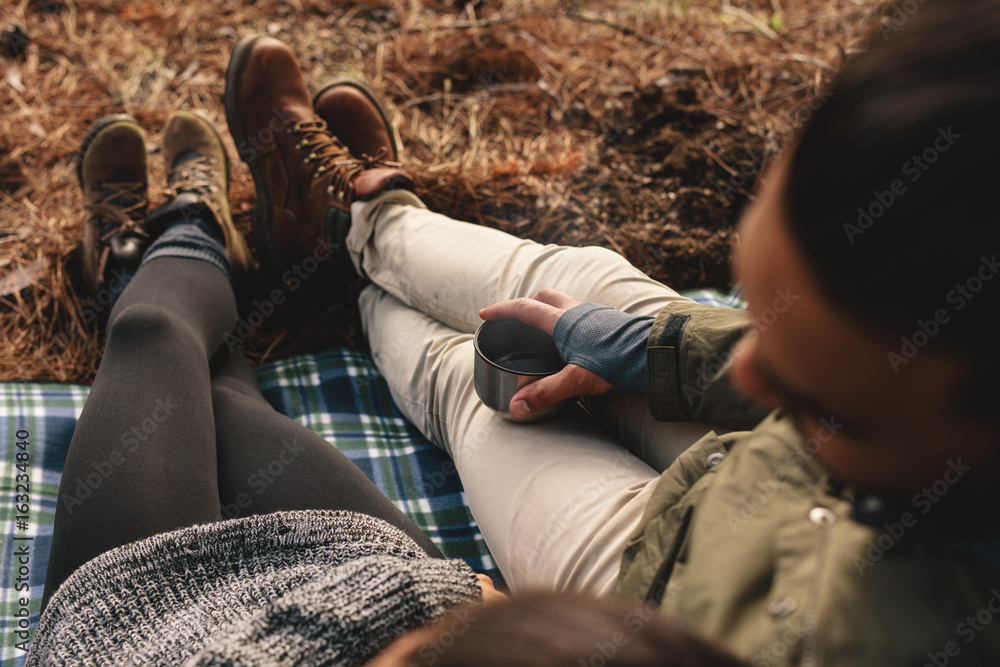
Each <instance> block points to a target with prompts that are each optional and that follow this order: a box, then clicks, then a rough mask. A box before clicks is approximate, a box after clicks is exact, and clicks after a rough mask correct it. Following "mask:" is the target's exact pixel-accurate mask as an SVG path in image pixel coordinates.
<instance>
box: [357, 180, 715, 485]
mask: <svg viewBox="0 0 1000 667" xmlns="http://www.w3.org/2000/svg"><path fill="white" fill-rule="evenodd" d="M351 211H352V216H353V220H352V225H351V231H350V234H349V236H348V240H347V245H348V248H349V250H350V252H351V257H352V260H353V261H354V262H355V265H356V267H358V268H361V269H363V270H364V272H365V274H366V275H367V276H368V277H369V278H370V279H371V280H372V281H373V282H374V283H375V284H376V285H378V286H379V287H381V288H382V289H384V290H385V291H387V292H389V293H390V294H392V295H393V296H395V297H396V298H397V299H399V300H400V301H402V302H403V303H404V304H406V305H407V306H409V307H411V308H414V309H415V310H418V311H420V312H422V313H425V314H427V315H429V316H430V317H432V318H434V319H436V320H438V321H439V322H442V323H444V324H445V325H447V326H448V327H450V328H452V329H454V330H456V331H460V332H465V333H472V332H474V331H475V330H476V328H477V327H478V326H479V325H480V324H481V323H482V321H481V320H480V319H479V316H478V311H479V309H480V308H483V307H485V306H488V305H490V304H491V303H494V302H497V301H502V300H504V299H512V298H518V297H530V296H533V295H535V294H536V293H537V292H538V291H539V290H541V289H542V288H544V287H554V288H556V289H559V290H562V291H564V292H566V293H568V294H570V295H571V296H574V297H576V298H577V299H580V300H581V301H593V302H596V303H601V304H604V305H607V306H611V307H613V308H617V309H618V310H622V311H624V312H628V313H631V314H634V315H655V314H657V313H658V312H659V311H660V310H661V309H662V308H663V307H664V306H666V305H667V304H668V303H670V302H671V301H677V300H684V301H686V300H687V299H685V298H684V297H682V296H680V295H679V294H677V292H675V291H673V290H671V289H670V288H668V287H666V286H665V285H663V284H661V283H658V282H656V281H655V280H653V279H651V278H649V277H648V276H646V275H645V274H643V273H642V272H641V271H639V270H638V269H636V268H635V267H633V266H632V265H631V264H629V263H628V261H627V260H626V259H625V258H624V257H622V256H621V255H618V254H616V253H614V252H612V251H610V250H607V249H604V248H596V247H589V248H573V247H566V246H558V245H541V244H538V243H535V242H533V241H528V240H524V239H519V238H517V237H514V236H511V235H510V234H506V233H504V232H501V231H499V230H495V229H490V228H487V227H482V226H479V225H473V224H470V223H465V222H458V221H456V220H452V219H450V218H448V217H446V216H443V215H440V214H438V213H433V212H431V211H428V210H427V209H426V208H425V207H424V205H423V204H422V203H421V202H420V200H419V199H418V198H417V197H416V195H414V194H413V193H411V192H408V191H390V192H386V193H384V194H382V195H380V196H378V197H376V198H375V199H373V200H372V201H369V202H358V203H355V204H354V205H353V206H352V209H351ZM378 325H379V322H377V321H375V322H374V326H378ZM470 359H471V357H470ZM378 361H379V360H378V359H376V362H378ZM379 367H380V369H381V370H382V371H383V373H385V372H386V368H385V364H384V363H380V364H379ZM588 409H589V410H590V411H591V412H592V414H593V415H594V416H595V418H597V420H598V421H599V422H600V423H601V424H602V425H603V426H604V427H605V428H607V429H608V430H609V431H610V432H611V433H612V434H613V435H614V436H615V439H616V440H617V441H618V442H620V443H621V444H622V445H623V446H625V447H626V448H627V449H628V450H629V451H631V452H632V453H633V454H635V455H636V456H638V457H639V458H640V459H642V460H643V461H645V462H646V463H648V464H649V465H650V466H652V467H653V468H654V469H656V470H657V471H662V470H665V469H666V468H667V466H669V465H670V463H672V462H673V460H674V459H675V458H676V457H677V456H678V455H680V453H681V452H683V451H684V450H685V449H687V447H689V446H690V445H691V444H693V443H694V442H696V441H697V440H698V439H699V438H701V437H702V436H703V435H704V434H705V433H706V432H708V431H709V430H711V429H710V427H709V426H706V425H703V424H697V423H694V422H674V423H664V422H657V421H656V420H655V419H653V416H652V414H651V413H650V411H649V408H648V406H647V404H646V398H645V397H641V396H613V397H593V398H591V399H589V400H588Z"/></svg>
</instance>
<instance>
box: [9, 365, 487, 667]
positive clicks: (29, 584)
mask: <svg viewBox="0 0 1000 667" xmlns="http://www.w3.org/2000/svg"><path fill="white" fill-rule="evenodd" d="M257 376H258V379H259V380H260V384H261V390H262V391H263V393H264V396H265V397H266V398H267V400H268V401H269V402H270V403H271V404H272V405H273V406H274V407H275V408H276V409H277V410H279V411H280V412H283V413H285V414H287V415H289V416H291V417H292V418H294V419H296V420H297V421H299V422H300V423H302V424H304V425H305V426H307V427H308V428H310V429H312V430H313V431H315V432H317V433H319V434H320V435H322V436H323V437H324V438H326V439H327V440H328V441H329V442H331V443H332V445H333V446H336V447H338V448H339V449H340V450H341V451H343V452H344V453H345V454H346V455H347V456H348V457H349V458H350V459H351V460H352V461H353V462H354V463H356V464H357V465H358V466H359V467H360V468H361V469H362V470H363V471H364V472H365V474H366V475H368V477H369V478H370V479H371V480H372V481H373V482H375V484H376V485H377V486H378V487H379V489H381V490H382V491H383V492H384V493H385V494H386V495H387V496H388V497H389V499H390V500H392V501H393V502H394V503H395V504H396V506H397V507H399V508H400V509H401V510H402V511H403V512H405V513H406V514H408V515H409V516H410V518H412V519H413V521H414V522H415V523H416V524H417V525H418V526H420V528H421V529H423V530H424V532H426V533H427V534H428V535H429V536H430V537H431V539H432V540H434V542H435V543H436V544H437V545H438V547H439V548H440V549H441V551H442V552H443V553H444V555H445V556H447V557H449V558H462V559H463V560H465V561H466V562H467V563H468V564H469V565H470V566H471V567H472V568H473V569H474V570H476V571H477V572H485V573H486V574H489V575H490V576H491V577H493V578H494V579H499V578H500V574H499V571H498V570H497V569H496V564H495V563H494V561H493V558H492V557H491V556H490V553H489V550H488V549H487V547H486V543H485V542H484V541H483V536H482V534H481V533H480V531H479V528H478V526H477V525H476V523H475V521H474V520H473V518H472V515H471V514H470V513H469V507H468V504H467V502H466V499H465V493H464V491H463V490H462V486H461V483H460V482H459V480H458V475H457V474H456V472H455V468H454V466H453V465H452V463H451V459H449V458H448V456H447V455H446V454H445V453H444V452H442V451H441V450H439V449H438V448H437V447H435V446H434V445H432V444H431V443H430V442H428V441H427V440H426V439H425V438H424V437H423V436H422V435H421V434H420V432H419V431H418V430H417V429H416V427H414V426H413V425H412V424H410V423H409V422H408V421H407V420H406V419H405V418H404V417H403V415H402V414H401V413H400V412H399V409H398V408H397V407H396V405H395V404H394V403H393V401H392V398H391V397H390V395H389V388H388V387H387V386H386V384H385V380H384V379H383V378H382V377H381V375H379V373H378V371H377V370H376V368H375V365H374V364H373V363H372V360H371V357H370V356H368V355H367V354H365V353H363V352H359V351H357V350H352V349H335V350H330V351H328V352H325V353H323V354H318V355H306V356H299V357H293V358H290V359H285V360H282V361H279V362H276V363H272V364H268V365H266V366H261V367H260V368H258V369H257ZM89 393H90V388H89V387H85V386H79V385H68V384H41V383H23V384H22V383H11V384H0V438H2V440H0V447H2V448H3V457H2V459H0V533H2V534H0V540H2V542H0V664H3V665H5V666H6V665H22V664H23V663H24V660H25V658H26V648H27V644H26V642H27V641H28V640H29V638H30V637H31V636H33V634H34V628H35V625H36V624H37V623H38V616H39V609H40V606H41V599H42V592H43V589H44V586H45V570H46V566H47V563H48V553H49V547H50V546H51V542H52V520H53V517H54V516H55V509H56V493H57V491H58V489H59V479H60V477H61V475H62V466H63V462H64V461H65V458H66V450H67V448H68V446H69V441H70V438H71V437H72V435H73V429H74V428H75V427H76V422H77V419H79V416H80V411H81V410H82V409H83V404H84V402H85V401H86V400H87V396H88V394H89ZM19 633H23V634H19Z"/></svg>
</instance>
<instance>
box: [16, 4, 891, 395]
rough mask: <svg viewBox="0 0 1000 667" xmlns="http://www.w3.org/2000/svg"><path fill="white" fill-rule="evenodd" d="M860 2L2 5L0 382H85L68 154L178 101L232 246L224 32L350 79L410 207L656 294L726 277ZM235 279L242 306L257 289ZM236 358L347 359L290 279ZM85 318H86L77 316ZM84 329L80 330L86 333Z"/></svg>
mask: <svg viewBox="0 0 1000 667" xmlns="http://www.w3.org/2000/svg"><path fill="white" fill-rule="evenodd" d="M886 10H887V3H885V2H882V1H880V0H801V1H793V0H781V1H780V2H779V0H731V1H729V0H727V1H724V2H720V1H710V0H636V1H634V2H614V1H612V0H577V1H575V2H560V1H558V0H527V1H525V2H515V1H513V0H473V1H472V2H469V3H465V2H461V1H456V2H451V1H448V0H372V1H367V2H331V1H329V0H259V1H258V2H248V1H246V0H217V1H215V2H211V3H187V2H182V1H181V0H164V1H162V2H151V1H145V0H143V1H133V2H118V1H112V0H89V1H84V0H81V1H79V2H76V3H73V2H70V1H69V0H20V1H17V2H12V1H11V0H2V4H0V27H2V28H3V31H4V32H3V35H2V37H0V63H2V66H3V68H4V74H3V78H2V79H0V200H2V201H0V317H2V320H0V380H15V379H52V380H60V381H76V382H89V381H91V380H92V379H93V376H94V373H95V371H96V366H97V362H98V361H99V358H100V350H101V349H102V347H103V343H104V333H103V330H102V324H101V320H102V318H101V315H102V314H101V313H98V316H97V317H89V316H88V315H90V314H91V313H94V312H96V311H97V310H101V307H100V304H97V303H89V304H88V303H87V302H85V301H83V298H84V295H82V294H81V293H80V286H79V284H78V281H77V278H76V273H77V267H76V265H75V262H74V256H75V247H76V245H77V244H78V240H79V239H80V238H81V237H82V227H83V215H82V210H81V195H80V192H79V187H78V185H77V182H76V175H75V161H76V151H77V149H78V147H79V143H80V140H81V138H82V137H83V134H84V132H85V131H86V130H87V127H88V126H89V125H90V124H91V123H92V122H94V121H95V120H97V119H99V118H101V117H102V116H104V115H107V114H110V113H123V112H124V113H130V114H132V115H134V116H135V117H136V118H137V119H138V120H139V122H140V124H142V125H143V126H144V127H145V128H146V130H147V132H148V133H149V151H150V154H151V155H150V163H151V173H150V184H151V190H150V199H151V202H150V203H151V207H152V206H156V205H157V204H159V203H160V202H161V201H162V189H163V167H162V164H161V163H160V162H161V161H159V159H158V152H159V150H160V144H159V141H160V133H161V130H162V127H163V124H164V122H165V121H166V118H167V116H168V115H169V114H170V112H171V111H173V110H174V109H178V108H185V107H187V108H200V109H203V110H205V111H206V112H207V113H208V114H209V115H210V117H212V118H213V119H214V120H215V122H216V124H217V126H218V128H219V129H220V131H221V132H222V133H223V135H224V136H225V137H226V139H227V141H228V142H229V149H230V154H231V157H232V158H233V168H232V176H233V184H232V188H231V192H230V200H231V202H232V206H233V209H234V214H235V217H236V220H237V222H238V224H239V225H240V226H241V228H242V229H243V230H244V231H245V232H247V233H248V232H249V210H250V208H251V207H252V205H253V202H254V198H255V197H254V192H253V182H252V179H251V178H250V175H249V172H248V170H247V169H246V167H245V165H244V164H243V163H241V162H239V161H238V159H237V151H236V149H235V146H233V145H232V143H231V140H230V139H229V137H228V133H227V132H226V129H225V128H226V124H225V116H224V111H223V108H222V94H223V89H224V73H225V68H226V64H227V62H228V57H229V53H230V51H231V49H232V47H233V46H234V45H235V43H236V41H237V40H238V39H239V38H240V37H242V36H244V35H246V34H251V33H254V32H266V33H269V34H272V35H275V36H277V37H279V38H280V39H283V40H285V41H287V42H288V43H289V44H291V46H292V47H293V48H294V50H295V51H296V53H297V54H298V55H299V58H300V60H301V62H302V66H303V70H304V72H305V74H306V79H307V82H308V83H309V84H310V86H311V87H312V88H313V89H315V88H316V87H318V86H319V85H320V84H321V83H322V82H323V80H324V79H326V78H328V77H331V76H333V75H335V74H337V73H343V72H347V73H352V74H355V75H359V76H362V77H364V78H365V79H367V80H368V81H369V82H370V83H371V85H372V86H373V87H374V88H375V89H376V90H377V91H379V92H380V94H382V95H383V96H384V98H385V100H386V102H387V104H388V106H389V108H390V111H391V113H392V116H393V120H394V122H395V123H396V125H397V126H398V128H399V131H400V135H401V137H402V140H403V144H404V160H405V163H406V166H407V168H408V169H409V170H410V171H411V172H412V173H413V174H414V175H415V177H416V180H417V182H418V184H419V194H420V195H421V196H422V197H423V198H424V200H425V201H426V202H427V203H428V205H429V206H430V207H431V208H432V209H435V210H438V211H441V212H443V213H445V214H447V215H450V216H452V217H455V218H459V219H464V220H469V221H472V222H476V223H480V224H484V225H489V226H493V227H497V228H500V229H503V230H506V231H509V232H511V233H513V234H516V235H519V236H523V237H526V238H531V239H535V240H538V241H543V242H551V243H562V244H569V245H584V244H596V245H601V246H605V247H608V248H612V249H614V250H616V251H618V252H620V253H622V254H623V255H625V256H626V257H627V258H628V259H629V260H630V261H632V262H633V263H634V264H635V265H636V266H638V267H640V268H641V269H642V270H643V271H645V272H646V273H648V274H649V275H651V276H652V277H654V278H656V279H657V280H661V281H663V282H665V283H666V284H668V285H670V286H672V287H674V288H676V289H689V288H695V287H717V288H721V289H723V290H725V289H728V288H729V287H731V285H732V275H731V272H730V268H729V256H730V254H731V251H732V247H733V244H734V242H735V241H736V234H735V225H736V222H737V221H738V219H739V215H740V213H741V211H742V210H743V208H744V207H745V205H746V203H747V202H748V200H749V198H751V197H752V194H751V193H752V191H753V186H754V182H755V179H756V177H757V174H758V172H759V170H760V168H761V166H762V165H763V164H765V163H766V161H767V160H768V159H769V158H770V157H771V156H773V155H774V154H775V153H776V152H777V151H779V150H780V149H781V148H782V147H784V146H786V145H788V143H789V142H790V141H791V140H792V137H793V136H794V131H795V129H796V128H797V127H799V126H800V125H801V124H802V123H803V122H805V121H807V120H808V118H809V116H810V115H811V113H812V112H813V110H814V109H815V108H816V106H817V105H818V104H819V103H821V101H822V99H823V98H824V95H825V93H824V90H825V87H826V85H827V84H828V83H829V80H830V78H831V76H832V75H833V73H834V72H835V71H836V69H837V68H838V67H839V66H840V65H841V64H842V63H843V61H844V59H845V58H846V57H848V56H849V55H850V53H851V52H852V50H853V49H857V48H859V47H861V46H863V43H864V42H863V39H864V37H865V36H866V35H868V34H869V33H870V32H871V31H873V30H875V29H877V27H878V23H879V21H880V20H881V19H882V17H883V16H884V14H885V12H886ZM273 287H274V283H273V280H272V279H271V278H269V277H267V276H264V275H257V276H255V277H254V280H253V281H252V284H251V285H250V286H249V288H248V289H246V290H245V291H244V292H242V293H241V304H242V312H243V313H246V312H247V311H248V309H250V308H252V306H251V304H252V302H253V299H254V298H255V297H257V296H259V295H261V294H264V293H266V292H267V291H269V290H270V289H273ZM312 287H313V289H303V290H301V291H300V292H301V293H296V294H295V295H294V297H295V298H293V299H292V300H291V303H290V304H288V305H287V306H285V307H283V308H282V310H281V311H279V313H278V315H277V316H274V317H270V318H268V319H267V321H266V322H265V324H264V325H263V326H262V327H261V328H260V329H259V330H258V331H257V332H256V333H255V335H254V336H252V337H251V338H250V339H248V340H247V342H246V343H245V345H244V348H245V350H246V352H247V354H248V356H250V358H251V359H252V360H253V361H254V362H258V363H259V362H262V361H265V360H269V359H275V358H278V357H281V356H287V355H289V354H294V353H297V352H303V351H309V350H319V349H323V348H325V347H329V346H332V345H341V344H351V345H363V344H364V342H363V337H362V336H361V335H360V332H359V329H358V326H357V323H356V321H355V320H354V318H353V317H352V315H351V313H350V309H349V308H347V307H345V306H344V305H343V304H338V303H336V302H335V301H333V300H332V299H330V298H324V297H327V296H328V295H329V294H330V293H331V292H332V291H333V290H330V289H329V287H328V286H318V285H313V286H312ZM88 309H89V311H88ZM91 319H92V320H93V322H88V320H91Z"/></svg>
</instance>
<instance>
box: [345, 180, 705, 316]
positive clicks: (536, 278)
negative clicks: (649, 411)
mask: <svg viewBox="0 0 1000 667" xmlns="http://www.w3.org/2000/svg"><path fill="white" fill-rule="evenodd" d="M351 213H352V222H351V230H350V233H349V234H348V237H347V246H348V249H349V251H350V253H351V258H352V260H353V261H354V263H355V266H356V268H360V269H362V270H363V271H364V274H365V275H367V276H368V277H369V278H370V279H371V280H372V282H374V283H375V284H376V285H378V286H379V287H381V288H382V289H384V290H385V291H387V292H389V293H390V294H392V295H393V296H394V297H396V298H397V299H399V300H400V301H402V302H403V303H405V304H406V305H408V306H410V307H411V308H414V309H416V310H419V311H420V312H422V313H425V314H427V315H430V316H431V317H433V318H434V319H436V320H438V321H439V322H442V323H443V324H446V325H448V326H449V327H451V328H452V329H455V330H456V331H461V332H465V333H472V332H474V331H475V330H476V328H477V327H478V326H479V325H480V324H481V320H480V319H479V315H478V312H479V310H480V309H481V308H484V307H486V306H488V305H490V304H492V303H495V302H497V301H502V300H504V299H515V298H518V297H530V296H534V295H535V294H536V293H537V292H538V291H539V290H541V289H542V288H543V287H554V288H556V289H559V290H562V291H564V292H566V293H568V294H570V295H571V296H573V297H576V298H577V299H580V300H581V301H593V302H596V303H601V304H604V305H606V306H611V307H613V308H617V309H618V310H622V311H624V312H627V313H631V314H633V315H655V314H656V313H658V312H659V311H660V309H662V308H663V307H664V306H665V305H666V304H667V303H670V302H671V301H677V300H683V301H687V299H685V298H684V297H682V296H680V295H679V294H677V292H675V291H673V290H672V289H670V288H669V287H667V286H665V285H663V284H661V283H658V282H656V281H655V280H653V279H652V278H650V277H649V276H647V275H645V274H644V273H642V272H641V271H639V270H638V269H636V268H635V267H633V266H632V265H631V264H629V263H628V261H627V260H626V259H625V258H624V257H622V256H621V255H618V254H617V253H614V252H612V251H610V250H607V249H605V248H598V247H593V246H592V247H584V248H573V247H567V246H560V245H542V244H539V243H535V242H534V241H528V240H525V239H519V238H517V237H515V236H511V235H510V234H506V233H504V232H501V231H499V230H496V229H490V228H488V227H482V226H480V225H473V224H470V223H467V222H458V221H456V220H452V219H451V218H448V217H447V216H444V215H441V214H439V213H433V212H431V211H428V210H427V209H426V208H425V207H424V205H423V203H421V201H420V200H419V199H418V198H417V196H416V195H414V194H413V193H412V192H409V191H406V190H393V191H389V192H385V193H383V194H381V195H379V196H378V197H376V198H374V199H372V200H371V201H367V202H355V203H354V204H353V205H352V207H351Z"/></svg>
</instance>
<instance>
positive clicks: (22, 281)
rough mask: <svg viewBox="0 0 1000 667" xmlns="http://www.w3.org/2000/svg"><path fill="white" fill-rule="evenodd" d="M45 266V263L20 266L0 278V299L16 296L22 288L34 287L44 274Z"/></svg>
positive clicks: (30, 263)
mask: <svg viewBox="0 0 1000 667" xmlns="http://www.w3.org/2000/svg"><path fill="white" fill-rule="evenodd" d="M46 264H47V262H45V261H43V262H41V263H39V262H29V263H28V264H22V265H21V266H19V267H17V268H16V269H14V270H13V271H11V272H10V273H8V274H7V275H5V276H4V277H3V278H0V297H5V296H10V295H11V294H17V293H18V292H20V291H21V290H23V289H24V288H26V287H30V286H31V285H34V284H35V283H36V282H38V279H39V278H40V277H41V275H42V274H43V273H44V272H45V267H46Z"/></svg>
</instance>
